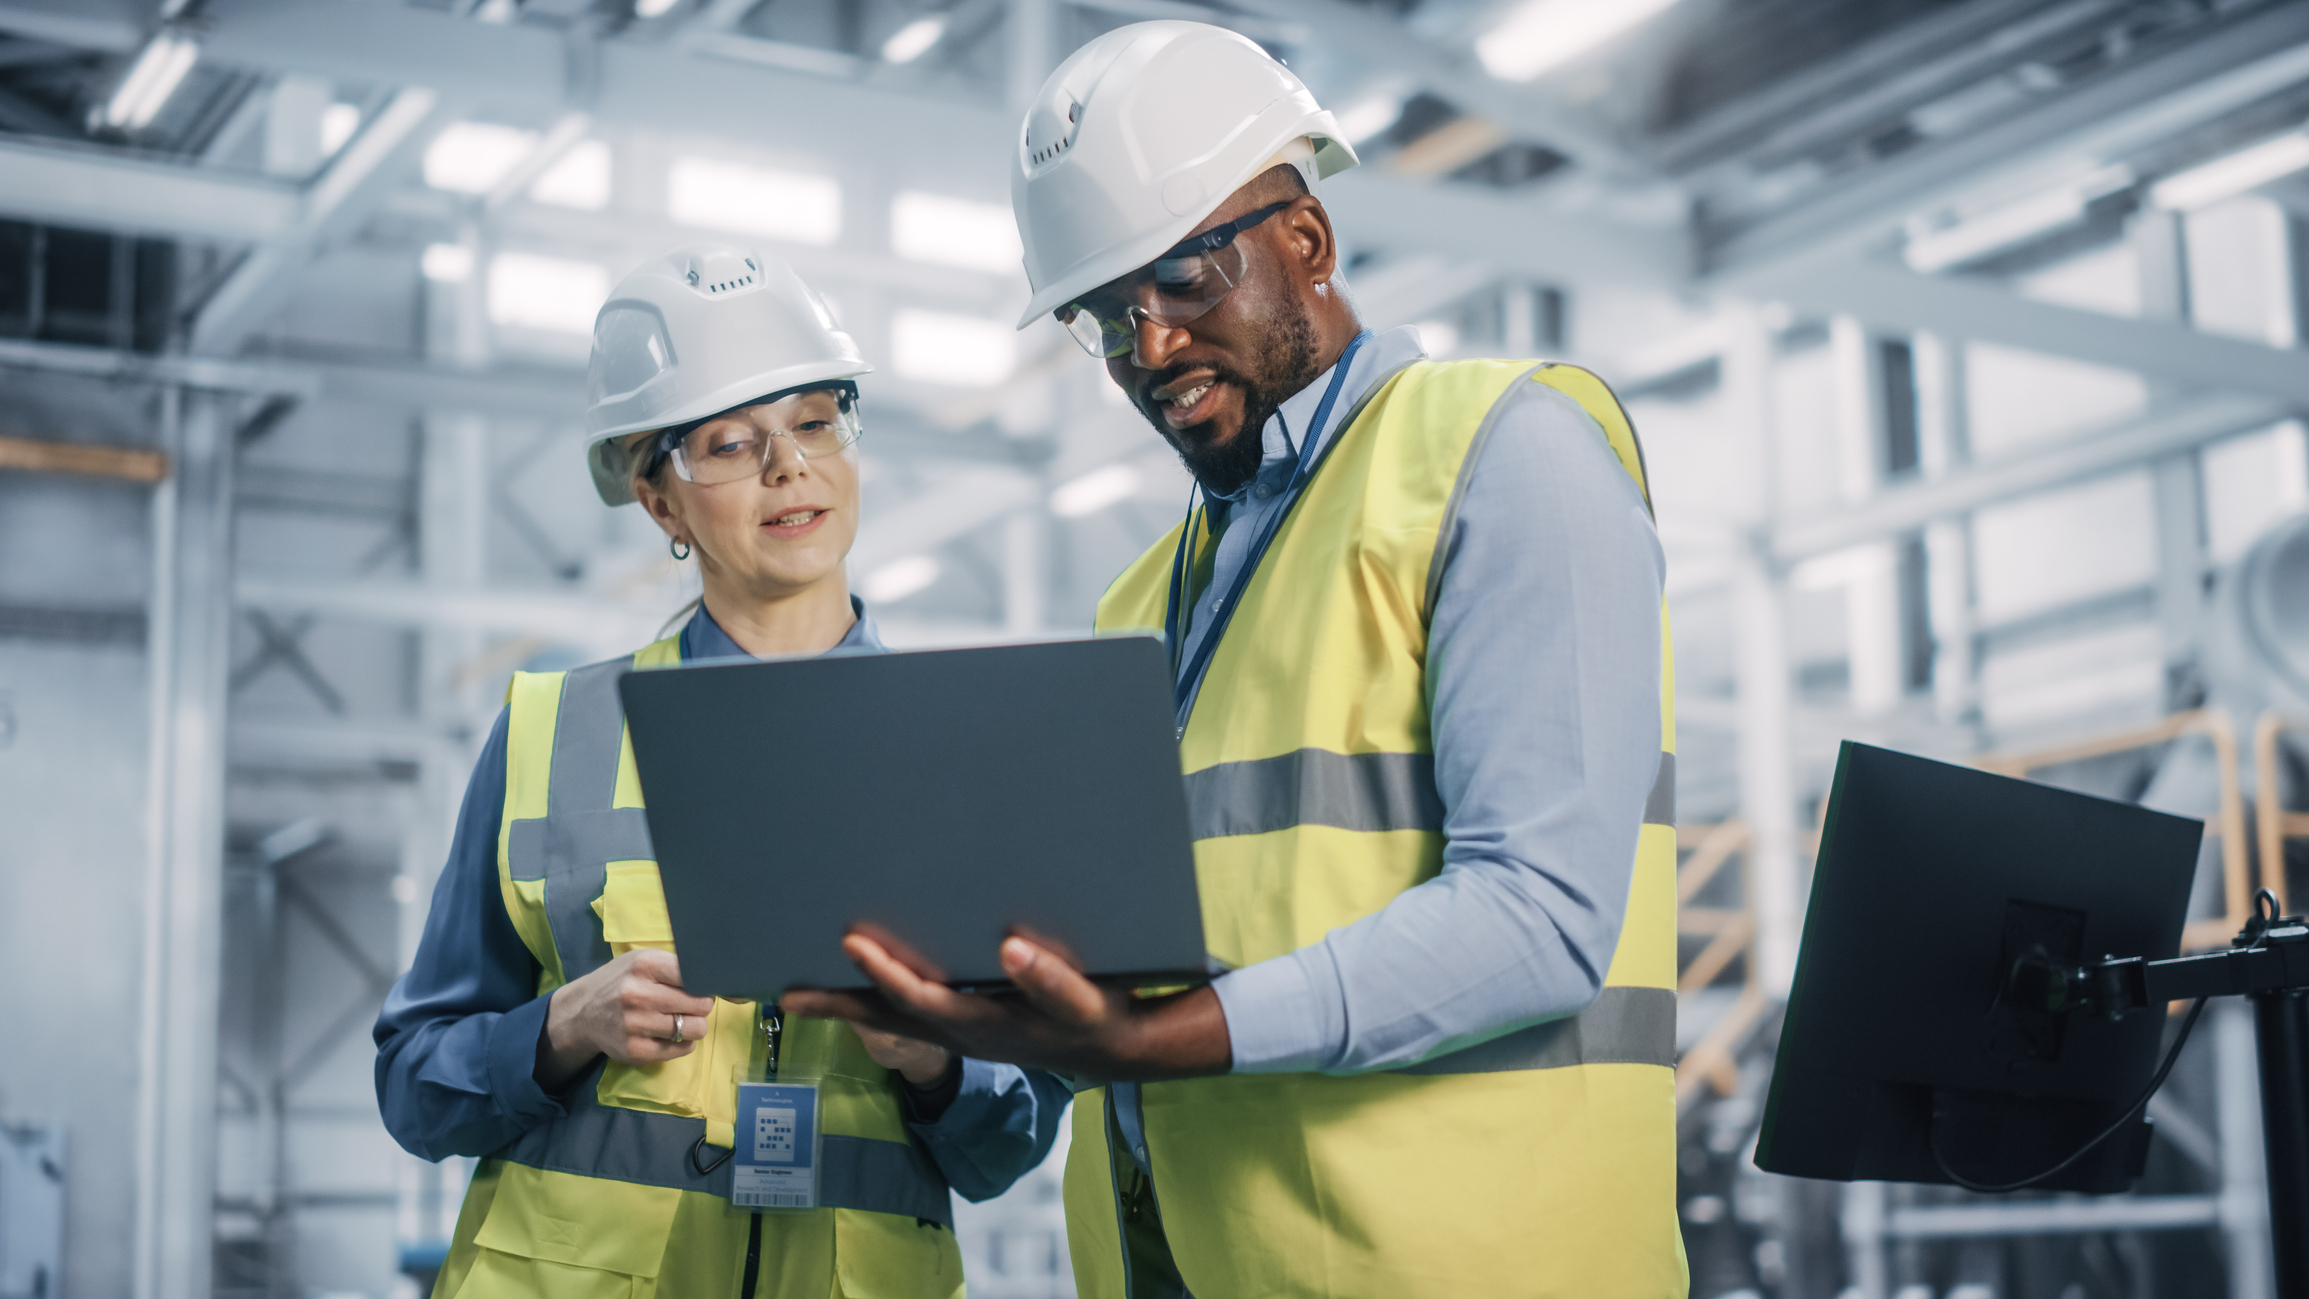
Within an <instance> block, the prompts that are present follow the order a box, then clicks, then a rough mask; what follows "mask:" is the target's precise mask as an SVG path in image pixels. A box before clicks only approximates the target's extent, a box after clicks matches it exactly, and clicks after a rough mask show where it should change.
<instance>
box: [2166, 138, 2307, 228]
mask: <svg viewBox="0 0 2309 1299" xmlns="http://www.w3.org/2000/svg"><path fill="white" fill-rule="evenodd" d="M2304 167H2309V131H2293V132H2290V133H2288V134H2285V135H2280V136H2278V137H2277V138H2276V139H2274V140H2263V141H2262V142H2261V143H2259V144H2255V145H2250V146H2248V147H2246V148H2243V149H2239V150H2237V151H2236V152H2235V153H2232V154H2227V155H2225V156H2223V157H2219V158H2215V159H2213V160H2212V161H2211V162H2208V163H2203V164H2200V165H2198V166H2195V167H2191V168H2189V169H2188V170H2187V171H2184V172H2179V173H2176V174H2174V175H2171V176H2167V177H2165V178H2164V179H2163V180H2160V181H2158V182H2157V183H2156V184H2155V185H2154V186H2152V187H2151V188H2150V190H2149V201H2150V202H2151V203H2154V204H2156V205H2157V206H2158V207H2162V208H2175V209H2180V210H2187V209H2189V208H2199V207H2209V206H2211V205H2212V204H2215V203H2218V202H2220V201H2221V200H2222V199H2225V198H2235V197H2236V196H2237V195H2239V194H2242V193H2244V192H2246V191H2247V190H2254V189H2259V188H2260V187H2262V186H2263V185H2266V184H2268V183H2269V182H2270V181H2273V180H2276V179H2278V178H2280V177H2284V176H2290V175H2292V174H2293V173H2294V172H2297V171H2300V170H2301V169H2302V168H2304Z"/></svg>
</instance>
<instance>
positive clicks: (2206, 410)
mask: <svg viewBox="0 0 2309 1299" xmlns="http://www.w3.org/2000/svg"><path fill="white" fill-rule="evenodd" d="M2303 406H2309V403H2304V404H2303ZM2303 406H2296V407H2293V408H2290V409H2289V408H2287V407H2286V406H2285V405H2283V404H2281V403H2278V402H2272V401H2267V400H2264V399H2261V398H2255V397H2236V396H2218V397H2202V398H2198V399H2195V400H2192V401H2190V402H2188V403H2186V404H2184V405H2182V406H2179V407H2177V408H2175V409H2172V410H2166V411H2159V412H2157V413H2154V414H2151V415H2147V416H2143V417H2142V418H2139V419H2134V420H2128V421H2126V422H2124V423H2122V424H2118V425H2116V426H2114V427H2109V428H2102V429H2095V430H2093V431H2091V432H2089V433H2084V434H2080V435H2078V436H2076V437H2072V438H2068V439H2065V440H2063V441H2061V442H2058V443H2055V444H2053V445H2051V446H2047V447H2042V448H2037V449H2033V450H2029V451H2024V452H2021V453H2019V454H2016V455H2011V456H2004V457H2000V458H1998V459H1996V460H1990V461H1983V462H1980V463H1977V464H1973V465H1968V466H1966V467H1964V468H1962V469H1959V470H1956V471H1955V472H1953V473H1950V474H1947V475H1945V476H1943V477H1939V478H1933V479H1928V480H1925V481H1921V482H1918V483H1915V484H1913V485H1911V486H1904V487H1895V488H1891V489H1890V490H1887V491H1884V492H1881V493H1879V494H1878V495H1876V496H1875V497H1873V498H1871V499H1869V500H1867V501H1864V502H1861V503H1858V504H1855V505H1852V506H1849V507H1843V508H1839V509H1836V510H1833V511H1829V512H1826V513H1822V514H1815V515H1810V516H1805V517H1799V518H1795V519H1791V520H1788V521H1786V522H1783V523H1781V524H1780V525H1779V526H1778V527H1777V528H1775V529H1774V530H1773V533H1772V553H1773V556H1774V557H1775V558H1776V559H1778V560H1779V561H1780V562H1782V563H1787V564H1793V563H1796V562H1797V561H1799V560H1804V559H1810V558H1812V557H1813V556H1815V555H1825V554H1829V553H1831V552H1833V551H1838V550H1842V549H1845V548H1846V547H1849V546H1857V545H1860V544H1862V543H1864V542H1869V541H1880V540H1883V539H1884V538H1886V537H1896V536H1899V535H1900V534H1902V533H1905V532H1913V531H1915V530H1916V529H1918V528H1921V527H1923V526H1924V525H1925V524H1927V523H1931V522H1933V521H1935V520H1938V519H1947V518H1953V517H1956V516H1958V515H1961V514H1966V513H1969V512H1971V511H1973V510H1977V509H1980V508H1981V507H1983V506H1988V505H1995V504H1997V503H1998V502H2000V501H2009V500H2016V499H2018V498H2020V497H2023V496H2027V495H2030V494H2031V493H2034V492H2041V491H2044V490H2047V489H2049V488H2054V487H2060V486H2063V485H2065V484H2068V483H2074V482H2079V481H2082V480H2085V479H2089V478H2094V477H2098V476H2100V475H2102V474H2108V473H2114V472H2117V471H2118V470H2122V469H2129V468H2136V467H2139V466H2142V465H2145V464H2148V463H2150V462H2151V461H2154V460H2156V459H2158V458H2160V457H2162V456H2168V455H2171V454H2173V453H2174V452H2177V451H2186V450H2188V449H2190V448H2192V447H2198V446H2203V445H2204V444H2205V443H2208V442H2214V441H2218V440H2220V439H2221V438H2225V437H2228V436H2230V435H2232V434H2236V433H2245V432H2250V431H2252V430H2253V429H2257V428H2266V427H2267V426H2269V425H2270V424H2273V423H2275V422H2276V421H2278V420H2281V419H2283V418H2285V417H2286V416H2287V415H2289V414H2291V413H2293V411H2294V410H2298V409H2302V408H2303Z"/></svg>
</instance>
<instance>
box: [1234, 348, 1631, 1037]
mask: <svg viewBox="0 0 2309 1299" xmlns="http://www.w3.org/2000/svg"><path fill="white" fill-rule="evenodd" d="M1507 400H1508V401H1510V402H1511V403H1512V405H1510V406H1509V407H1508V408H1507V409H1506V410H1503V411H1502V412H1501V413H1500V419H1499V421H1498V423H1497V425H1496V426H1495V427H1494V429H1493V430H1492V433H1491V436H1490V439H1489V441H1487V442H1486V443H1485V444H1484V445H1483V446H1482V447H1480V448H1478V450H1477V452H1476V460H1475V463H1474V464H1473V466H1471V472H1470V476H1469V477H1468V479H1467V481H1466V484H1465V488H1464V495H1463V497H1462V501H1461V507H1460V511H1459V514H1458V517H1457V519H1456V521H1455V522H1454V524H1453V525H1452V528H1451V531H1450V533H1449V534H1448V535H1447V536H1446V537H1445V538H1444V539H1443V543H1442V548H1441V549H1442V553H1441V554H1440V555H1439V556H1438V557H1437V562H1438V563H1441V564H1443V565H1444V566H1445V567H1444V570H1443V578H1442V582H1441V588H1440V590H1439V591H1438V593H1437V597H1436V603H1435V607H1434V609H1433V611H1432V615H1431V618H1430V622H1429V639H1428V660H1427V689H1428V694H1429V706H1430V716H1431V717H1432V718H1433V725H1434V737H1435V782H1436V787H1437V790H1438V792H1439V793H1440V794H1441V796H1442V801H1443V806H1444V823H1443V832H1444V836H1445V840H1446V842H1445V846H1444V851H1443V868H1442V872H1441V874H1440V875H1438V876H1437V877H1436V878H1435V879H1432V880H1429V881H1427V882H1426V883H1423V884H1420V885H1417V886H1415V887H1413V888H1410V889H1407V890H1405V891H1404V892H1402V893H1401V894H1399V895H1397V896H1396V897H1395V898H1394V900H1393V901H1391V902H1389V903H1388V904H1387V906H1385V907H1384V908H1382V909H1380V910H1379V911H1377V912H1374V913H1373V914H1371V915H1368V916H1365V917H1363V918H1362V919H1361V920H1358V921H1356V922H1355V923H1353V924H1350V925H1346V926H1342V927H1341V928H1339V929H1335V930H1333V931H1332V932H1331V933H1330V934H1328V935H1327V936H1325V937H1324V939H1323V940H1322V941H1321V942H1318V943H1315V944H1312V945H1310V946H1308V947H1304V948H1301V949H1300V950H1298V951H1296V952H1292V953H1290V954H1289V955H1287V956H1282V957H1278V958H1276V959H1274V960H1269V961H1262V962H1259V963H1258V964H1255V965H1250V966H1246V967H1244V968H1243V969H1240V970H1237V971H1234V972H1233V973H1230V974H1227V975H1225V976H1223V977H1222V978H1220V979H1219V980H1217V982H1216V984H1215V985H1214V986H1215V988H1216V990H1217V992H1218V995H1219V1002H1220V1005H1221V1006H1222V1007H1223V1008H1224V1010H1225V1012H1226V1017H1227V1031H1228V1034H1229V1037H1230V1038H1231V1040H1232V1042H1233V1047H1234V1067H1235V1069H1236V1070H1237V1071H1241V1072H1282V1071H1305V1070H1322V1071H1327V1072H1335V1073H1353V1072H1360V1071H1364V1070H1373V1069H1389V1068H1400V1067H1402V1066H1404V1065H1407V1064H1414V1063H1417V1062H1419V1061H1422V1060H1427V1059H1432V1058H1434V1057H1436V1056H1439V1055H1444V1054H1447V1053H1449V1052H1451V1051H1455V1050H1460V1049H1464V1048H1466V1047H1469V1046H1473V1045H1476V1044H1478V1043H1481V1042H1484V1041H1488V1040H1490V1039H1491V1038H1494V1037H1498V1036H1501V1035H1503V1034H1506V1033H1509V1032H1513V1031H1515V1030H1516V1029H1519V1028H1523V1027H1527V1026H1529V1025H1532V1024H1536V1023H1541V1022H1544V1021H1547V1020H1550V1019H1559V1018H1562V1017H1564V1016H1567V1015H1573V1014H1577V1013H1578V1012H1580V1011H1581V1010H1583V1009H1585V1008H1586V1007H1587V1006H1588V1005H1589V1003H1591V1002H1592V1001H1594V999H1595V997H1596V995H1597V993H1598V992H1599V991H1601V989H1602V987H1603V980H1604V975H1605V972H1606V971H1607V970H1608V969H1609V968H1610V965H1611V958H1612V953H1613V951H1614V950H1615V949H1616V947H1617V945H1618V942H1619V933H1620V925H1621V921H1622V919H1623V917H1624V916H1625V914H1626V910H1627V899H1628V891H1629V888H1630V886H1631V885H1632V883H1633V878H1634V871H1633V863H1634V860H1635V851H1636V838H1637V835H1638V832H1639V831H1640V829H1641V827H1642V824H1643V819H1644V818H1643V813H1644V804H1645V801H1646V798H1647V796H1648V795H1649V793H1650V790H1651V786H1652V780H1653V776H1654V775H1655V773H1656V772H1657V771H1658V768H1659V758H1660V745H1659V736H1660V711H1659V682H1660V593H1661V590H1662V586H1663V583H1664V581H1665V560H1664V558H1663V556H1662V554H1661V550H1660V545H1659V538H1658V535H1657V533H1656V532H1655V530H1654V528H1653V526H1652V521H1651V517H1650V514H1649V512H1648V511H1647V510H1646V509H1645V507H1644V502H1643V497H1642V494H1641V493H1640V492H1639V491H1638V490H1637V488H1636V485H1635V483H1634V481H1633V480H1632V479H1631V478H1629V476H1628V475H1627V473H1626V471H1625V470H1623V469H1622V468H1621V467H1620V463H1619V460H1618V457H1617V456H1615V455H1614V454H1613V453H1612V450H1611V448H1610V445H1609V444H1608V442H1607V441H1606V440H1605V438H1604V434H1603V430H1602V429H1601V428H1600V427H1599V426H1598V425H1597V424H1596V422H1595V421H1594V420H1593V419H1592V418H1590V417H1589V416H1588V414H1587V413H1586V412H1585V411H1583V410H1581V409H1580V408H1579V405H1578V403H1576V402H1574V401H1573V400H1572V399H1570V398H1568V397H1566V396H1564V395H1563V394H1561V393H1559V392H1557V391H1555V390H1554V389H1552V388H1548V387H1546V386H1545V385H1542V384H1537V383H1525V384H1523V385H1521V386H1520V388H1519V390H1518V391H1517V392H1516V393H1515V394H1514V395H1512V396H1510V397H1509V398H1508V399H1507Z"/></svg>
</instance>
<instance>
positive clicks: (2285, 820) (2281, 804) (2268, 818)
mask: <svg viewBox="0 0 2309 1299" xmlns="http://www.w3.org/2000/svg"><path fill="white" fill-rule="evenodd" d="M2286 731H2294V732H2299V733H2302V734H2309V717H2287V716H2285V715H2284V714H2282V713H2277V712H2266V713H2263V714H2261V720H2260V721H2258V722H2256V723H2254V725H2253V774H2254V780H2255V783H2254V792H2255V793H2256V794H2258V795H2259V797H2258V798H2256V799H2254V800H2253V820H2254V821H2255V822H2256V823H2257V825H2256V828H2257V829H2258V830H2259V831H2260V834H2259V838H2260V841H2261V887H2263V888H2265V889H2267V890H2269V891H2270V892H2271V893H2274V894H2276V895H2277V913H2278V914H2279V915H2291V914H2293V912H2292V908H2291V906H2290V905H2289V904H2290V902H2291V899H2290V898H2288V897H2287V896H2286V894H2285V841H2286V840H2287V839H2309V812H2295V811H2290V810H2288V809H2287V808H2286V806H2285V796H2284V790H2283V788H2282V786H2281V785H2280V784H2279V780H2278V777H2279V773H2280V770H2281V769H2280V767H2279V765H2278V760H2277V737H2278V736H2279V735H2281V734H2283V733H2284V732H2286ZM2304 795H2305V796H2309V791H2304ZM2304 801H2309V797H2305V799H2304Z"/></svg>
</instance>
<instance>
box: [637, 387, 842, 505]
mask: <svg viewBox="0 0 2309 1299" xmlns="http://www.w3.org/2000/svg"><path fill="white" fill-rule="evenodd" d="M861 431H862V430H861V429H860V428H859V427H858V389H857V387H856V386H855V385H853V384H851V383H849V382H847V381H844V382H842V383H840V384H838V385H835V386H833V387H826V388H811V389H808V390H805V391H802V392H796V393H786V394H782V395H779V396H777V397H775V398H774V399H773V400H769V401H760V402H755V403H752V404H751V405H746V406H740V407H738V408H737V409H735V410H727V411H723V412H722V413H721V414H719V415H712V416H708V417H707V418H705V419H702V420H698V421H696V422H694V423H690V424H681V425H676V426H675V427H673V428H669V429H667V430H665V431H664V432H663V433H660V434H659V435H658V437H657V447H656V451H655V454H654V455H653V457H652V458H651V461H650V470H651V472H655V470H656V467H657V465H658V464H659V463H661V462H662V461H664V460H667V459H670V460H672V461H673V471H674V473H675V474H677V475H679V476H680V478H681V479H682V481H684V482H690V483H696V484H697V485H699V486H700V487H712V486H715V485H717V484H720V483H729V482H736V481H737V480H738V479H740V478H759V477H761V476H762V475H763V474H764V473H765V472H767V471H768V469H769V466H770V454H771V451H772V448H773V445H774V443H775V442H776V440H777V439H779V438H781V437H782V438H785V439H787V440H788V441H790V442H792V443H793V444H794V450H796V451H798V452H800V453H801V455H802V457H803V458H804V459H816V458H817V457H819V456H827V455H832V454H834V453H835V452H837V451H840V450H842V449H843V448H845V447H848V446H851V445H853V444H855V443H856V442H857V440H858V436H859V434H860V432H861Z"/></svg>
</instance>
